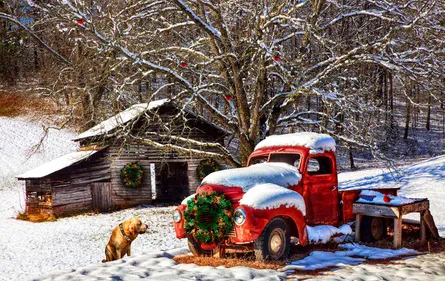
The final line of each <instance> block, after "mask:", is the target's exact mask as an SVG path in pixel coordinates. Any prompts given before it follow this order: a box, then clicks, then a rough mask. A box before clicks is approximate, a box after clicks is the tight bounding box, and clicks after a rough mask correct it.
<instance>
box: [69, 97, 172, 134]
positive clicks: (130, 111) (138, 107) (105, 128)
mask: <svg viewBox="0 0 445 281" xmlns="http://www.w3.org/2000/svg"><path fill="white" fill-rule="evenodd" d="M167 102H169V99H161V100H156V101H152V102H150V103H139V104H135V105H132V106H130V107H129V108H127V109H125V110H124V111H122V112H120V113H118V114H116V115H115V116H113V117H111V118H109V119H107V120H105V121H102V122H101V123H99V124H97V125H96V126H94V127H93V128H91V129H88V130H86V131H85V132H83V133H81V134H79V135H78V136H77V137H76V138H75V139H74V140H75V141H77V140H81V139H85V138H89V137H95V136H100V135H103V134H106V133H108V132H110V131H112V130H114V129H115V128H117V127H119V126H121V125H123V124H125V123H127V122H128V121H131V120H133V119H135V118H137V117H139V116H141V115H142V114H143V113H144V112H145V111H147V110H150V109H155V108H158V107H160V106H162V105H164V104H165V103H167Z"/></svg>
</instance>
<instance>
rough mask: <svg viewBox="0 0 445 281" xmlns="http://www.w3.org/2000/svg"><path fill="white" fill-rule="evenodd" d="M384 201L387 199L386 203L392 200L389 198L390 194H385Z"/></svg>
mask: <svg viewBox="0 0 445 281" xmlns="http://www.w3.org/2000/svg"><path fill="white" fill-rule="evenodd" d="M383 201H385V202H386V203H389V202H391V198H389V196H388V194H385V196H383Z"/></svg>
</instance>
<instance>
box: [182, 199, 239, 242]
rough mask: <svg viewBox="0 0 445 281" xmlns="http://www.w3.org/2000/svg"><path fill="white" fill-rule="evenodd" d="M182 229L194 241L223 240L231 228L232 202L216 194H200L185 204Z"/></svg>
mask: <svg viewBox="0 0 445 281" xmlns="http://www.w3.org/2000/svg"><path fill="white" fill-rule="evenodd" d="M184 219H185V223H184V228H185V231H186V232H187V233H188V234H191V235H192V236H193V237H194V238H195V240H196V241H198V242H201V243H208V244H210V243H213V242H218V241H220V240H221V239H223V238H224V237H225V236H227V234H228V233H229V232H230V230H231V229H232V227H233V217H232V202H230V200H228V199H226V198H225V197H224V194H221V195H217V194H216V192H212V193H210V194H207V193H205V192H202V193H201V194H197V195H196V196H195V197H194V198H193V199H191V200H189V201H188V202H187V208H186V209H185V211H184Z"/></svg>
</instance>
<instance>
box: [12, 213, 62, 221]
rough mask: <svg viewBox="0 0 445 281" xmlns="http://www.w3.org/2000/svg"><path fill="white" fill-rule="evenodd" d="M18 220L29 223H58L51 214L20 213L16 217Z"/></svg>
mask: <svg viewBox="0 0 445 281" xmlns="http://www.w3.org/2000/svg"><path fill="white" fill-rule="evenodd" d="M16 219H18V220H24V221H29V222H51V221H56V220H57V219H56V217H55V216H53V215H49V214H28V213H26V212H25V213H22V212H20V213H18V214H17V216H16Z"/></svg>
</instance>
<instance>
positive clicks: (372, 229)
mask: <svg viewBox="0 0 445 281" xmlns="http://www.w3.org/2000/svg"><path fill="white" fill-rule="evenodd" d="M360 233H361V240H362V241H363V242H374V241H378V240H380V239H382V238H384V237H385V236H386V234H387V231H386V223H385V220H384V219H383V218H378V217H369V216H364V217H363V218H362V222H361V225H360Z"/></svg>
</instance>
